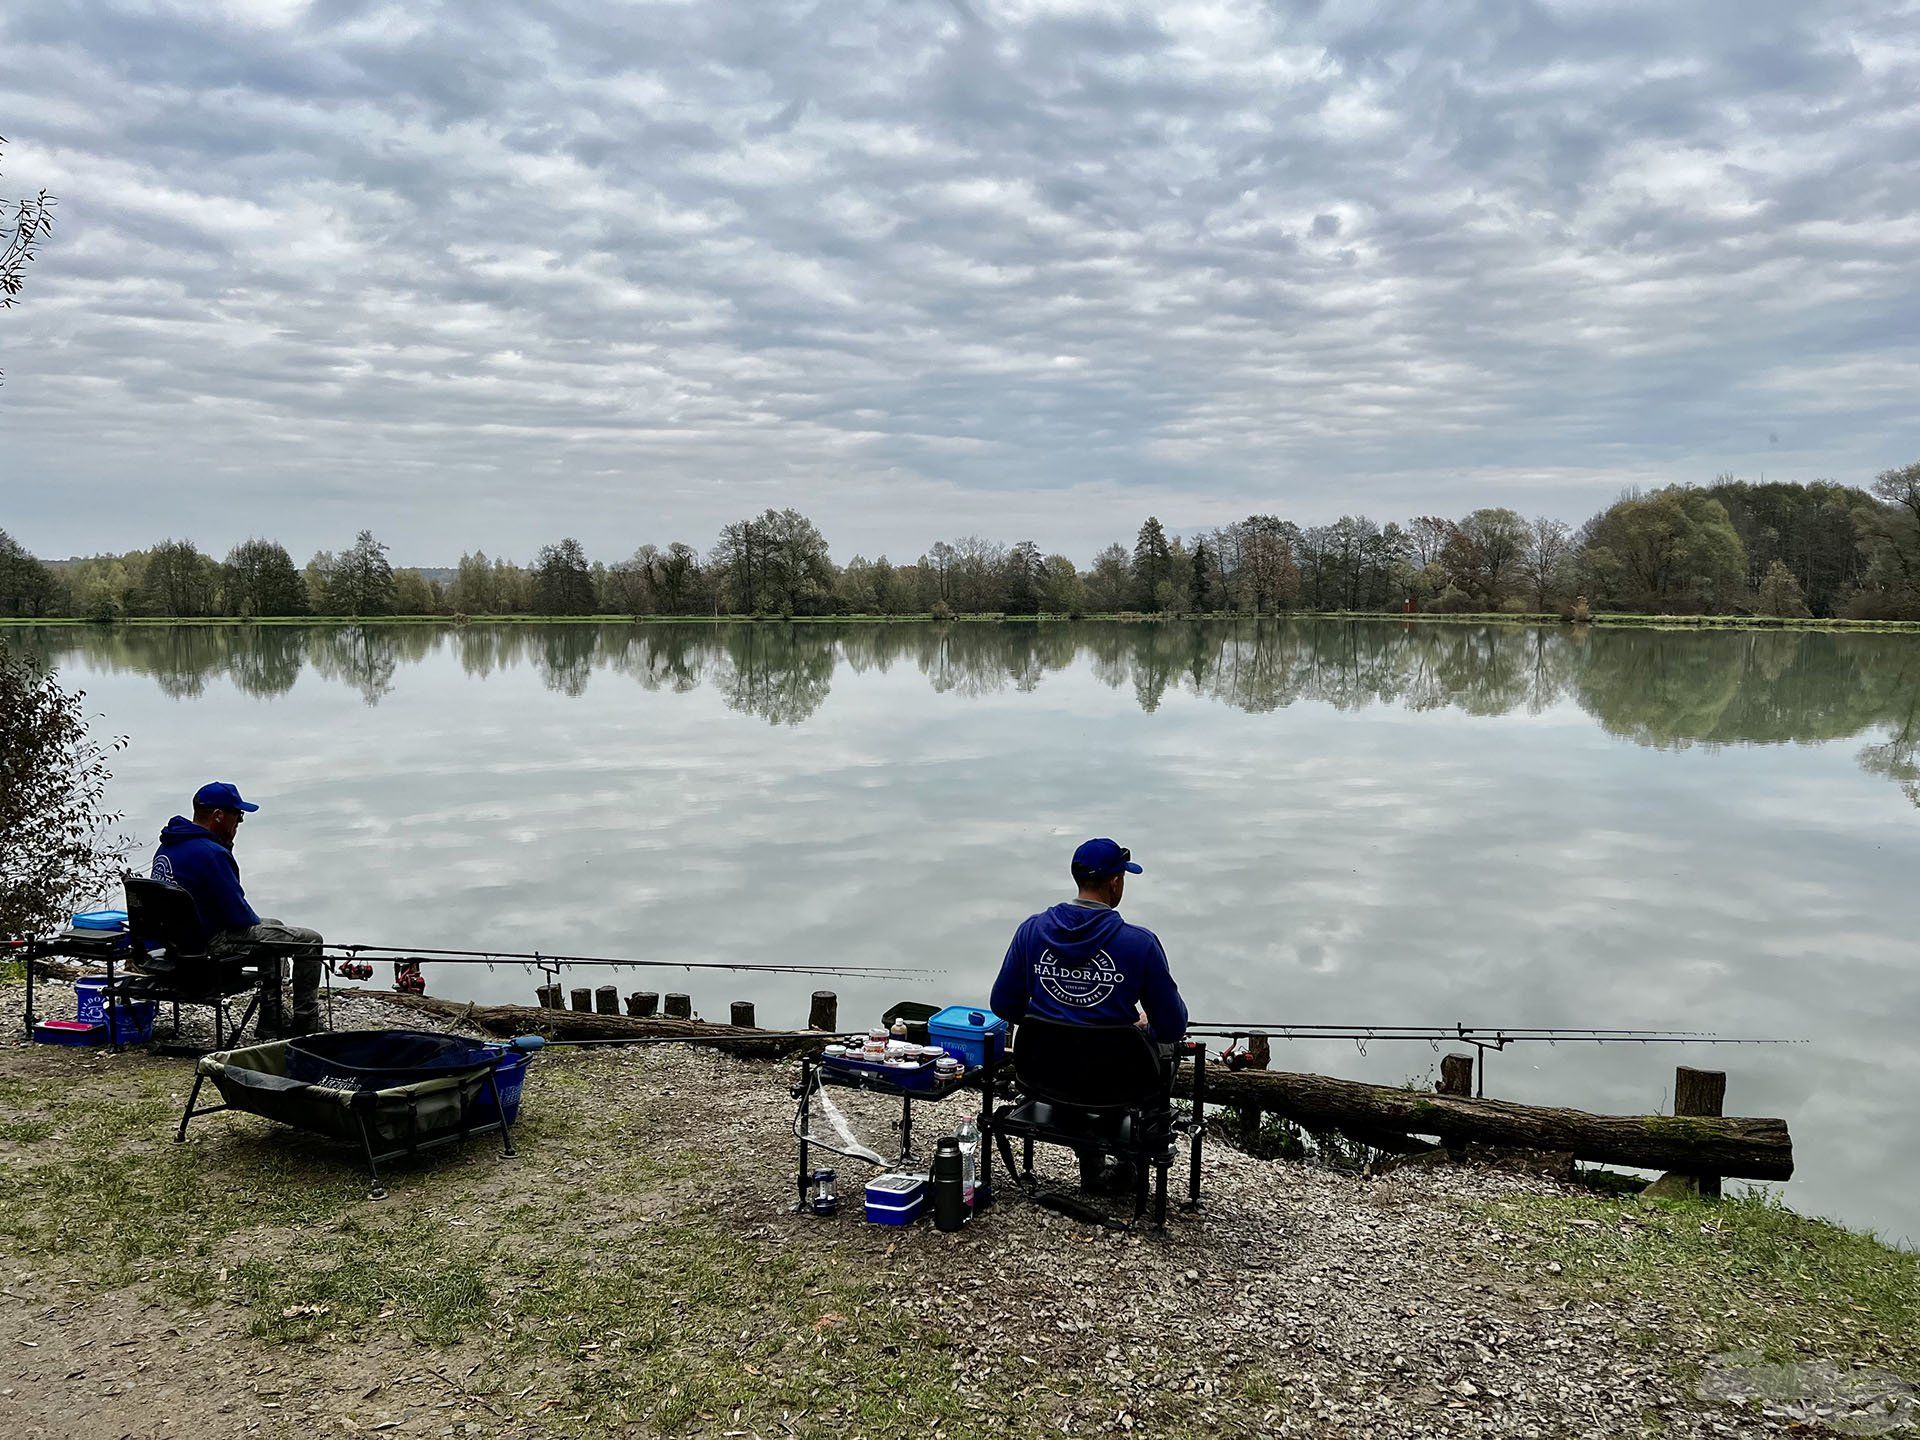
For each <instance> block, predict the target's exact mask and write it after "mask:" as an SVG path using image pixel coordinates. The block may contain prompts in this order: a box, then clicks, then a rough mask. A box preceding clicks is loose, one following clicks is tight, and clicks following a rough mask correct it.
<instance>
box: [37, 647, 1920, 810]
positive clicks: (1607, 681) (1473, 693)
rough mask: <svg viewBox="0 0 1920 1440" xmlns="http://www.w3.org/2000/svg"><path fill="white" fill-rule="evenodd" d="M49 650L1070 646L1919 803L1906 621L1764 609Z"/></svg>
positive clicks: (134, 667) (249, 689)
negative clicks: (1587, 736)
mask: <svg viewBox="0 0 1920 1440" xmlns="http://www.w3.org/2000/svg"><path fill="white" fill-rule="evenodd" d="M16 643H18V644H20V645H21V646H22V647H23V648H25V649H27V650H29V651H33V652H35V653H38V654H39V655H40V656H41V657H42V658H43V659H45V660H46V661H48V662H49V663H52V664H56V665H57V664H62V663H65V662H66V661H67V660H68V659H82V660H84V661H85V663H87V664H88V665H89V666H91V667H93V668H95V669H98V670H106V671H110V672H121V671H125V672H133V673H138V674H143V675H147V676H151V677H152V678H153V679H154V680H155V682H156V683H157V684H158V686H159V688H160V690H161V692H162V693H163V694H166V695H169V696H172V697H174V698H176V699H191V698H194V697H196V696H199V695H201V694H203V693H204V692H205V691H206V688H207V686H208V684H209V683H210V682H211V681H213V680H215V679H218V678H223V677H224V678H226V679H228V680H230V681H231V682H232V683H233V684H234V685H235V686H236V687H237V688H238V689H240V690H241V691H242V692H243V693H245V694H248V695H254V696H274V695H280V694H284V693H285V692H286V691H287V690H289V689H290V688H292V686H293V684H294V682H295V680H296V679H297V678H298V677H299V675H300V673H301V671H302V670H303V669H305V668H309V667H310V668H311V669H312V670H313V672H314V673H315V674H316V675H318V676H320V677H321V678H322V679H323V680H327V681H329V682H334V683H339V684H344V685H347V686H349V687H351V688H352V689H354V690H356V691H357V692H358V693H359V694H360V695H361V697H362V698H363V699H364V700H365V701H366V703H368V704H369V705H373V704H378V703H379V701H380V700H381V699H382V698H383V697H384V696H386V695H387V694H389V693H390V692H391V691H392V690H393V688H394V687H395V685H396V684H397V683H399V679H398V677H399V676H400V673H401V672H402V671H403V670H404V668H405V667H407V666H409V665H413V664H417V663H418V662H419V661H421V660H423V659H425V658H426V657H427V656H428V655H429V654H431V653H432V652H433V651H434V650H435V649H437V648H438V647H439V646H441V645H442V644H446V645H449V646H451V647H452V648H453V650H454V651H455V653H456V654H457V655H458V657H459V660H460V664H461V667H462V669H463V670H464V671H465V672H466V673H467V674H469V675H472V676H477V677H484V676H487V675H490V674H492V673H493V672H494V671H496V670H501V671H504V670H511V669H515V668H518V667H521V666H532V667H533V668H534V669H535V670H536V671H537V673H538V674H539V675H540V676H541V679H542V680H543V682H544V683H545V684H546V685H547V687H548V688H549V689H551V690H553V691H554V692H555V693H557V694H560V695H564V696H568V697H577V696H579V695H581V694H583V693H584V692H585V691H586V688H587V686H588V683H589V682H590V680H591V679H592V677H593V675H594V673H595V672H596V671H604V672H607V673H608V674H610V675H614V676H618V677H620V678H621V679H623V680H625V681H626V682H628V683H633V684H637V685H639V686H641V687H642V688H644V689H647V690H663V691H667V692H670V693H685V692H687V691H691V690H694V689H696V688H698V687H700V686H702V685H711V686H713V687H714V689H715V690H716V691H717V692H718V693H719V695H720V696H721V698H722V699H723V700H724V701H725V703H726V704H727V706H728V708H730V709H733V710H736V711H738V712H740V713H742V714H746V715H752V716H755V717H757V718H760V719H763V720H766V721H768V722H769V723H773V724H780V725H798V724H801V723H803V722H804V721H806V720H808V719H809V718H811V717H812V716H813V715H814V714H815V713H816V712H817V711H818V710H819V709H820V707H821V706H822V705H823V704H825V703H826V700H827V697H828V694H829V693H830V691H831V688H832V680H833V676H834V672H835V670H836V669H837V668H838V667H839V666H842V665H844V666H846V667H847V668H848V670H849V671H851V672H853V673H855V674H865V673H869V672H878V673H885V672H888V671H890V670H892V669H893V668H894V667H896V666H908V667H911V669H913V670H917V671H918V672H919V673H920V675H922V676H923V677H924V678H925V680H926V683H927V684H928V685H929V686H931V687H932V689H933V690H934V691H935V692H937V693H939V694H943V695H951V696H954V697H956V698H957V699H962V700H965V699H972V698H979V697H983V696H989V695H994V694H999V693H1002V692H1005V691H1016V692H1019V691H1030V690H1034V689H1036V688H1039V687H1041V686H1043V685H1045V684H1046V683H1048V680H1049V677H1051V676H1053V675H1055V674H1057V673H1058V672H1061V671H1064V670H1066V669H1068V668H1069V667H1071V666H1074V665H1077V664H1078V665H1084V666H1085V667H1086V670H1087V672H1088V673H1090V674H1091V675H1092V676H1093V678H1094V679H1095V680H1096V681H1097V682H1098V683H1100V684H1103V685H1106V686H1109V687H1111V688H1113V689H1115V690H1121V691H1127V690H1130V691H1131V692H1132V694H1133V697H1134V701H1135V703H1136V704H1138V705H1139V706H1140V707H1141V708H1142V709H1143V710H1147V711H1152V710H1154V709H1157V708H1158V707H1159V706H1160V705H1161V704H1162V703H1163V702H1164V701H1165V698H1166V696H1167V695H1168V693H1169V692H1174V693H1186V694H1189V695H1192V696H1195V697H1198V698H1201V699H1205V700H1209V701H1212V702H1215V703H1218V704H1224V705H1230V706H1232V707H1234V708H1235V709H1238V710H1243V711H1247V712H1249V713H1256V714H1257V713H1264V712H1268V711H1274V710H1280V709H1284V708H1286V707H1287V706H1290V705H1294V704H1298V703H1301V702H1310V703H1314V704H1321V705H1329V706H1333V707H1335V708H1336V709H1340V710H1346V711H1354V710H1361V709H1364V708H1367V707H1369V706H1374V705H1386V706H1396V707H1400V708H1405V709H1409V710H1421V711H1425V710H1438V709H1453V710H1458V711H1461V712H1463V713H1465V714H1469V715H1480V716H1496V715H1504V714H1509V713H1512V712H1514V711H1523V710H1524V711H1527V712H1538V711H1540V710H1542V709H1544V708H1546V707H1547V706H1550V705H1553V704H1556V703H1560V702H1564V701H1570V702H1572V703H1574V704H1577V705H1578V706H1579V707H1580V708H1581V709H1582V710H1584V711H1586V712H1587V713H1588V714H1589V715H1591V716H1592V717H1593V718H1594V720H1595V721H1596V722H1597V723H1598V724H1599V725H1600V726H1601V727H1602V728H1603V729H1605V730H1606V731H1607V732H1608V733H1609V734H1612V735H1617V736H1620V737H1622V738H1625V739H1628V740H1631V741H1632V742H1634V743H1635V744H1639V745H1651V746H1658V747H1662V748H1678V747H1684V746H1689V745H1722V744H1774V743H1781V742H1788V741H1796V742H1818V741H1830V740H1837V739H1843V738H1847V737H1851V736H1859V735H1866V734H1867V733H1868V732H1871V731H1874V730H1876V729H1884V737H1883V738H1881V739H1880V740H1878V741H1877V742H1876V743H1873V744H1870V745H1868V746H1867V747H1866V749H1865V750H1863V751H1862V753H1861V755H1860V763H1861V765H1862V767H1863V768H1864V769H1866V770H1867V771H1869V772H1870V773H1873V774H1876V775H1884V776H1885V777H1887V778H1888V779H1889V780H1891V781H1893V782H1894V783H1896V784H1898V785H1900V786H1901V787H1902V789H1903V790H1904V791H1905V792H1906V793H1907V794H1908V795H1909V796H1910V797H1912V798H1913V799H1914V802H1915V803H1916V804H1920V642H1916V641H1914V640H1912V639H1909V638H1906V637H1902V636H1878V635H1860V634H1837V633H1826V632H1819V631H1793V630H1773V631H1754V632H1738V633H1725V632H1721V633H1714V632H1700V631H1661V630H1592V631H1587V630H1576V629H1557V628H1528V627H1520V626H1506V625H1428V624H1411V623H1406V624H1402V623H1395V622H1377V621H1376V622H1334V621H1284V620H1283V621H1265V622H1259V621H1218V622H1197V623H1174V622H1165V623H1142V624H1120V623H1099V622H1088V623H1085V624H1068V623H1011V624H984V623H969V622H961V623H955V624H949V625H925V624H900V625H837V624H830V623H829V624H802V625H777V624H759V625H736V624H703V623H690V624H673V625H620V626H599V625H554V626H537V627H535V626H519V625H468V626H461V627H457V628H453V629H443V628H439V627H430V626H376V625H366V626H363V625H341V626H271V625H231V626H151V627H148V626H117V627H111V628H97V629H96V628H93V627H79V626H76V627H59V628H49V629H37V630H30V631H23V632H19V635H18V638H17V642H16Z"/></svg>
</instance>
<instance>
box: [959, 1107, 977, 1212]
mask: <svg viewBox="0 0 1920 1440" xmlns="http://www.w3.org/2000/svg"><path fill="white" fill-rule="evenodd" d="M954 1138H955V1139H956V1140H958V1141H959V1142H960V1193H961V1194H962V1195H963V1196H964V1197H965V1198H966V1202H967V1204H968V1205H969V1206H971V1205H972V1204H973V1189H974V1183H975V1181H976V1180H977V1178H978V1177H979V1174H980V1122H979V1121H978V1120H976V1119H974V1117H973V1116H971V1115H969V1116H967V1118H966V1119H964V1120H962V1121H961V1122H960V1128H959V1129H958V1130H956V1131H955V1132H954Z"/></svg>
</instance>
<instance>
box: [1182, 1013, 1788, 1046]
mask: <svg viewBox="0 0 1920 1440" xmlns="http://www.w3.org/2000/svg"><path fill="white" fill-rule="evenodd" d="M1256 1032H1257V1033H1259V1034H1262V1035H1265V1036H1266V1037H1267V1038H1269V1039H1274V1040H1354V1041H1359V1042H1362V1043H1365V1042H1367V1041H1372V1040H1424V1041H1426V1042H1427V1043H1429V1044H1433V1045H1437V1044H1439V1043H1440V1042H1441V1041H1443V1040H1458V1041H1462V1042H1464V1043H1466V1044H1469V1045H1484V1046H1486V1047H1487V1048H1488V1049H1493V1050H1503V1049H1505V1048H1506V1047H1507V1046H1508V1045H1511V1044H1517V1043H1520V1042H1523V1041H1539V1042H1544V1043H1546V1044H1549V1045H1554V1044H1563V1043H1565V1044H1577V1043H1581V1042H1586V1043H1591V1044H1598V1045H1607V1044H1614V1045H1804V1044H1806V1043H1807V1042H1806V1041H1804V1040H1793V1039H1783V1038H1778V1037H1772V1036H1744V1035H1743V1036H1730V1035H1721V1034H1719V1033H1717V1032H1716V1031H1712V1030H1631V1029H1625V1028H1597V1029H1569V1028H1563V1027H1559V1026H1548V1025H1511V1026H1510V1025H1498V1026H1487V1025H1467V1024H1464V1023H1455V1024H1453V1025H1330V1024H1316V1023H1309V1022H1299V1021H1282V1022H1276V1023H1274V1024H1270V1025H1262V1024H1259V1023H1257V1022H1248V1021H1231V1022H1229V1021H1224V1020H1195V1021H1190V1022H1189V1023H1188V1025H1187V1033H1188V1034H1192V1035H1216V1036H1230V1037H1233V1038H1236V1039H1237V1038H1240V1037H1244V1036H1250V1035H1253V1034H1254V1033H1256Z"/></svg>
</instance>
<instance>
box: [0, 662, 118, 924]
mask: <svg viewBox="0 0 1920 1440" xmlns="http://www.w3.org/2000/svg"><path fill="white" fill-rule="evenodd" d="M85 698H86V697H85V692H84V691H78V690H76V691H74V692H72V693H71V694H70V693H68V692H67V691H65V690H63V689H62V688H61V687H60V685H59V683H58V680H57V679H56V677H55V675H54V673H53V672H52V671H51V670H47V669H45V668H43V667H42V666H41V665H40V664H39V663H38V662H36V661H35V660H34V659H32V658H31V657H28V656H23V655H19V654H16V653H15V652H14V651H12V650H11V649H10V648H9V647H8V646H7V643H6V642H5V641H4V640H0V936H31V935H42V934H45V933H47V932H48V931H49V930H51V929H53V928H55V927H56V926H57V925H58V924H59V923H60V922H61V921H62V920H64V919H65V918H66V916H68V915H69V914H71V913H72V912H73V910H74V909H75V908H76V906H77V905H78V904H80V903H81V902H83V901H86V900H89V899H92V898H95V897H98V896H101V895H103V894H106V893H108V892H109V891H110V889H111V888H112V887H114V886H115V885H117V883H118V881H119V878H120V875H121V873H122V871H123V869H124V867H125V857H126V852H127V850H128V849H129V848H130V847H131V845H132V843H133V841H132V839H131V837H128V836H120V835H112V834H110V833H109V832H110V831H111V830H112V828H113V827H114V826H115V825H117V824H118V823H119V821H120V819H121V816H120V815H119V814H117V813H109V812H108V811H107V809H106V788H107V781H108V780H109V779H110V778H111V772H110V771H109V770H108V769H107V758H108V756H109V755H110V754H113V753H116V752H118V751H120V750H123V749H125V748H126V745H127V740H126V737H125V736H124V735H123V736H118V737H116V738H115V739H114V740H112V741H111V742H110V743H108V744H107V745H104V746H103V745H101V744H99V743H98V742H96V741H95V740H94V739H93V736H92V734H91V732H90V731H89V730H88V728H87V719H86V715H85V713H84V712H83V711H82V709H81V702H82V701H83V700H84V699H85Z"/></svg>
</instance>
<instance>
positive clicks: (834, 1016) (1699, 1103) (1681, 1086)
mask: <svg viewBox="0 0 1920 1440" xmlns="http://www.w3.org/2000/svg"><path fill="white" fill-rule="evenodd" d="M562 993H563V992H562V989H561V987H560V986H559V985H557V984H548V985H542V986H540V988H539V991H538V994H539V998H540V1005H541V1007H542V1008H543V1009H547V1010H566V1009H573V1010H576V1011H580V1012H583V1013H588V1014H599V1015H618V1014H619V1013H620V1004H621V996H620V991H619V988H618V987H617V986H614V985H602V986H599V987H598V988H589V987H587V986H584V985H582V986H575V987H572V988H571V989H569V990H568V991H566V992H565V993H566V996H567V998H568V1000H569V1001H570V1002H571V1003H570V1005H563V1004H562V1003H561V996H562ZM626 1012H627V1014H628V1015H629V1016H632V1017H633V1018H635V1019H641V1020H646V1019H652V1018H654V1017H656V1016H661V1015H664V1016H665V1017H666V1018H667V1019H670V1020H691V1019H693V1001H692V998H691V997H690V996H688V995H685V994H682V993H680V992H678V991H669V992H667V993H666V994H665V995H661V994H660V993H659V992H657V991H653V990H635V991H634V992H633V993H632V994H630V995H628V996H627V997H626ZM839 1017H840V1000H839V997H838V996H837V995H835V994H834V992H833V991H831V990H816V991H814V992H813V999H812V1003H811V1004H810V1006H809V1007H808V1013H807V1028H808V1029H809V1030H821V1031H827V1032H832V1031H837V1030H838V1029H839V1028H840V1018H839ZM728 1018H729V1021H730V1023H731V1024H733V1025H735V1026H739V1027H742V1028H745V1029H752V1028H754V1010H753V1002H752V1001H751V1000H735V1001H734V1002H733V1003H732V1005H731V1006H730V1007H729V1017H728ZM1242 1056H1243V1059H1242V1060H1241V1062H1240V1068H1243V1069H1249V1070H1265V1069H1267V1068H1268V1067H1269V1066H1270V1065H1271V1064H1272V1062H1273V1051H1272V1047H1271V1045H1270V1043H1269V1041H1268V1038H1267V1036H1265V1035H1263V1034H1261V1033H1259V1032H1258V1031H1254V1032H1252V1033H1251V1034H1249V1035H1248V1037H1247V1043H1246V1047H1245V1049H1244V1050H1243V1051H1242ZM1473 1064H1474V1057H1473V1056H1471V1055H1464V1054H1459V1055H1443V1056H1441V1057H1440V1078H1439V1079H1438V1080H1437V1081H1435V1082H1434V1087H1433V1088H1434V1090H1435V1091H1436V1092H1437V1093H1438V1094H1441V1095H1449V1096H1456V1097H1459V1098H1461V1099H1469V1098H1471V1097H1472V1095H1473ZM1726 1097H1727V1077H1726V1074H1725V1072H1724V1071H1719V1070H1694V1069H1691V1068H1690V1067H1688V1066H1685V1065H1681V1066H1679V1067H1677V1068H1676V1070H1675V1072H1674V1086H1673V1113H1674V1114H1675V1115H1701V1116H1710V1115H1721V1114H1723V1113H1724V1106H1725V1103H1726ZM1237 1108H1238V1109H1239V1121H1240V1127H1241V1134H1242V1136H1243V1137H1244V1138H1246V1139H1251V1138H1252V1137H1254V1136H1255V1135H1257V1134H1258V1133H1259V1131H1260V1127H1261V1125H1262V1124H1263V1122H1264V1121H1265V1118H1266V1112H1265V1111H1264V1110H1263V1109H1261V1108H1260V1107H1257V1106H1254V1105H1249V1104H1246V1103H1244V1102H1243V1103H1241V1104H1239V1106H1238V1107H1237ZM1379 1138H1381V1139H1383V1140H1384V1139H1387V1138H1388V1137H1384V1136H1382V1137H1379ZM1689 1173H1690V1174H1692V1175H1693V1176H1694V1177H1695V1178H1697V1180H1698V1182H1699V1187H1700V1193H1701V1194H1702V1195H1714V1196H1717V1195H1719V1194H1720V1176H1718V1175H1714V1174H1708V1173H1703V1172H1700V1171H1690V1172H1689Z"/></svg>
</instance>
